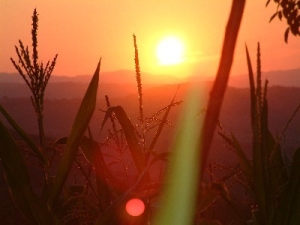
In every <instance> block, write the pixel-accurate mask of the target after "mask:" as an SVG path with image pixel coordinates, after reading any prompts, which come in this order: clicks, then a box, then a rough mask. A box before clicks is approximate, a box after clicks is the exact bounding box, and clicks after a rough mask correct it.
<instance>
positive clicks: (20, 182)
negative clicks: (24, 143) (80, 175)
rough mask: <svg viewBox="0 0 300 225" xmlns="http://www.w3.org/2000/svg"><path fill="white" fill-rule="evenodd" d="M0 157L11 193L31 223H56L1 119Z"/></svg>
mask: <svg viewBox="0 0 300 225" xmlns="http://www.w3.org/2000/svg"><path fill="white" fill-rule="evenodd" d="M0 159H1V162H2V165H3V171H4V174H5V178H6V181H7V183H8V186H9V189H10V192H11V195H12V196H13V199H14V201H15V203H16V205H17V207H18V208H19V209H20V210H21V212H22V213H23V215H24V216H25V217H26V219H27V220H28V221H29V222H30V223H31V224H49V225H51V224H55V223H56V222H55V221H54V217H52V216H51V214H50V213H49V211H48V210H47V207H46V205H45V204H43V203H42V202H40V201H39V200H38V198H37V196H36V195H35V193H34V191H33V189H32V187H31V184H30V179H29V175H28V172H27V167H26V164H25V161H24V159H23V156H22V154H21V152H20V149H19V148H18V146H17V145H16V143H15V142H14V140H13V138H12V137H11V135H10V134H9V132H8V131H7V129H6V128H5V127H4V125H3V124H2V122H1V121H0Z"/></svg>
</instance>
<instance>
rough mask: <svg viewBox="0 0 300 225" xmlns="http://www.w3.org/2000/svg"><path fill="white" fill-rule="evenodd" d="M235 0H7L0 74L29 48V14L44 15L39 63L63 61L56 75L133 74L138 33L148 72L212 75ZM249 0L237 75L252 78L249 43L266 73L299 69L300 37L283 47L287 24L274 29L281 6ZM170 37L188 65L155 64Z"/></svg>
mask: <svg viewBox="0 0 300 225" xmlns="http://www.w3.org/2000/svg"><path fill="white" fill-rule="evenodd" d="M231 2H232V1H230V0H211V1H204V0H198V1H196V0H185V1H182V0H125V1H124V0H123V1H113V0H89V1H82V0H80V1H79V0H64V1H61V0H49V1H44V0H36V1H33V0H26V1H20V0H1V3H0V11H1V12H0V23H1V31H2V32H1V35H0V49H1V53H0V62H1V63H0V72H15V69H14V67H13V66H12V64H11V62H10V60H9V58H10V57H11V56H12V57H13V58H16V54H15V52H14V45H16V44H18V40H19V39H21V40H22V41H23V42H24V44H26V45H31V33H30V31H31V16H32V13H33V10H34V8H35V7H36V8H37V11H38V13H39V30H38V37H39V38H38V40H39V51H40V60H43V61H46V60H48V59H52V58H53V57H54V55H55V54H56V53H58V54H59V56H58V63H57V66H56V68H55V69H54V72H53V73H54V74H55V75H67V76H74V75H83V74H92V73H93V72H94V70H95V67H96V64H97V62H98V60H99V58H100V56H102V68H101V70H102V71H113V70H120V69H130V70H133V69H134V60H133V59H134V48H133V39H132V34H133V33H134V34H135V35H136V36H137V44H138V48H139V55H140V65H141V70H142V72H150V73H158V74H159V73H174V74H177V75H178V74H181V73H182V74H185V75H186V74H188V73H192V72H197V74H199V75H214V74H215V73H216V70H217V67H218V60H219V55H220V52H221V46H222V42H223V36H224V30H225V26H226V23H227V19H228V15H229V12H230V6H231ZM265 4H266V0H248V1H247V4H246V8H245V12H244V16H243V21H242V24H241V29H240V33H239V38H238V44H237V48H236V53H235V60H234V64H233V69H232V73H233V74H246V73H247V67H246V60H245V47H244V46H245V43H247V45H248V47H249V50H250V54H251V56H252V61H253V62H254V63H255V57H256V45H257V42H260V43H261V49H262V70H263V71H270V70H281V69H293V68H299V67H300V64H299V63H300V38H299V37H298V38H296V37H294V36H290V37H289V43H288V44H285V42H284V38H283V33H284V31H285V29H286V23H285V22H279V20H278V19H275V20H274V21H273V22H271V23H269V19H270V17H271V15H272V14H273V13H274V12H275V8H276V5H275V3H273V1H272V2H271V3H270V6H268V7H267V8H266V7H265ZM166 35H174V36H177V37H179V38H181V39H182V41H183V42H184V45H185V48H186V54H185V58H186V61H185V63H184V64H182V65H178V66H173V67H172V66H168V67H163V66H159V65H157V59H156V57H155V49H156V46H157V45H158V43H159V40H161V39H162V38H163V37H164V36H166Z"/></svg>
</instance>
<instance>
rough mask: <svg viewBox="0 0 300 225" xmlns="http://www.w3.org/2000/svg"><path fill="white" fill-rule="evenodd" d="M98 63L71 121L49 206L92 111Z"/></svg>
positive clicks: (64, 175)
mask: <svg viewBox="0 0 300 225" xmlns="http://www.w3.org/2000/svg"><path fill="white" fill-rule="evenodd" d="M100 64H101V60H100V61H99V63H98V66H97V68H96V71H95V73H94V76H93V78H92V80H91V82H90V84H89V87H88V89H87V91H86V93H85V96H84V98H83V100H82V102H81V105H80V108H79V110H78V112H77V115H76V117H75V120H74V122H73V125H72V128H71V132H70V135H69V137H68V140H67V144H66V148H65V150H64V153H63V155H62V158H61V162H60V164H59V167H58V171H57V176H56V178H55V181H54V185H53V188H52V191H51V196H50V204H51V206H53V204H54V203H55V202H56V201H57V199H58V197H59V195H60V193H61V190H62V188H63V185H64V183H65V180H66V178H67V176H68V174H69V172H70V169H71V167H72V165H73V163H74V160H75V157H76V153H77V151H78V148H79V145H80V143H81V139H82V137H83V135H84V133H85V131H86V129H87V127H88V125H89V122H90V119H91V117H92V115H93V113H94V110H95V105H96V98H97V90H98V82H99V72H100Z"/></svg>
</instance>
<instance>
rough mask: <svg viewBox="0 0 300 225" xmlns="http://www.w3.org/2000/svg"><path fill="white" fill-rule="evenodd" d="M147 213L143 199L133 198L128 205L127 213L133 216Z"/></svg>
mask: <svg viewBox="0 0 300 225" xmlns="http://www.w3.org/2000/svg"><path fill="white" fill-rule="evenodd" d="M144 211H145V204H144V202H143V201H142V200H141V199H138V198H132V199H130V200H129V201H128V202H127V203H126V212H127V213H128V214H129V215H131V216H140V215H142V214H143V212H144Z"/></svg>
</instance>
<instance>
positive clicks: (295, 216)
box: [281, 148, 300, 224]
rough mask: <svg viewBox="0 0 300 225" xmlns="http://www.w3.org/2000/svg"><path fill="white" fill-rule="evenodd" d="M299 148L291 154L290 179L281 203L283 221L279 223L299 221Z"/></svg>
mask: <svg viewBox="0 0 300 225" xmlns="http://www.w3.org/2000/svg"><path fill="white" fill-rule="evenodd" d="M299 190H300V148H298V149H297V150H296V152H295V153H294V156H293V162H292V167H291V174H290V179H289V182H288V186H287V188H286V191H285V193H286V195H285V196H286V199H285V200H286V201H285V202H284V203H283V204H282V207H281V209H282V211H283V212H284V214H283V218H284V221H282V222H281V224H298V223H299V221H300V214H299V211H300V192H299Z"/></svg>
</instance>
